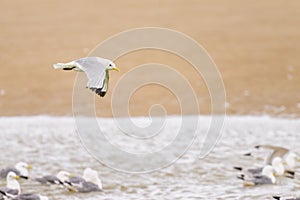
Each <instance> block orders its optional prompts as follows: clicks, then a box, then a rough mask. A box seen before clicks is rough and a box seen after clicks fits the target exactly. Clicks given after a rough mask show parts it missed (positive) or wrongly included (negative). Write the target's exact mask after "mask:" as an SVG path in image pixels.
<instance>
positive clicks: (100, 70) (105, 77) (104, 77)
mask: <svg viewBox="0 0 300 200" xmlns="http://www.w3.org/2000/svg"><path fill="white" fill-rule="evenodd" d="M53 67H54V68H55V69H63V70H74V71H78V72H85V74H86V75H87V77H88V79H89V81H88V83H87V88H89V89H91V90H92V91H94V92H95V93H96V94H98V95H100V96H101V97H104V96H105V94H106V92H107V89H108V81H109V71H110V70H115V71H120V70H119V68H117V67H116V65H115V64H114V63H113V62H112V61H111V60H108V59H104V58H99V57H86V58H80V59H78V60H74V61H71V62H68V63H57V64H54V65H53Z"/></svg>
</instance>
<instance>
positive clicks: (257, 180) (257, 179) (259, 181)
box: [252, 175, 272, 185]
mask: <svg viewBox="0 0 300 200" xmlns="http://www.w3.org/2000/svg"><path fill="white" fill-rule="evenodd" d="M252 182H253V183H254V184H255V185H263V184H272V180H271V179H270V178H269V177H266V176H262V175H261V176H254V179H253V180H252Z"/></svg>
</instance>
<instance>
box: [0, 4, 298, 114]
mask: <svg viewBox="0 0 300 200" xmlns="http://www.w3.org/2000/svg"><path fill="white" fill-rule="evenodd" d="M299 7H300V2H299V1H297V0H291V1H281V0H275V1H274V0H272V1H271V0H267V1H263V2H262V1H251V2H250V1H239V0H233V1H230V2H223V1H164V2H160V1H151V2H144V1H134V2H133V1H128V0H124V1H121V2H117V1H96V0H94V1H80V0H75V1H72V3H70V2H63V1H58V0H53V1H43V2H41V1H37V0H28V1H8V0H5V1H1V6H0V13H1V18H0V25H1V31H0V40H1V41H0V50H1V55H0V60H1V62H2V64H1V73H0V115H2V116H7V115H8V116H11V115H37V114H50V115H71V114H72V89H73V83H74V79H75V76H76V74H75V73H63V72H62V71H55V70H54V69H53V68H52V64H53V63H56V62H67V61H70V60H73V59H77V58H80V57H84V56H87V55H88V53H89V52H90V50H92V49H93V48H94V47H95V46H96V45H97V44H98V43H100V42H102V41H104V40H105V39H107V38H108V37H110V36H112V35H113V34H117V33H119V32H121V31H124V30H127V29H131V28H137V27H145V26H159V27H165V28H170V29H175V30H178V31H180V32H183V33H185V34H187V35H189V36H191V37H192V38H194V39H195V40H196V41H197V42H199V43H200V44H202V45H203V46H204V48H205V49H206V50H207V51H208V52H209V53H210V55H211V57H212V58H213V59H214V61H215V62H216V64H217V66H218V68H219V70H220V73H221V74H222V77H223V81H224V84H225V88H226V93H227V102H228V103H227V113H229V114H264V113H267V114H271V115H281V116H283V115H296V116H297V115H298V116H299V113H300V112H299V111H300V104H299V103H300V102H299V99H300V93H299V90H300V84H299V83H300V80H299V77H300V76H299V75H300V66H299V63H300V57H299V55H300V27H299V24H300V20H299V19H300V13H299V12H298V10H299ZM170 58H171V59H170ZM153 60H154V61H155V62H160V63H164V64H168V65H170V66H172V67H174V68H176V69H178V70H179V71H180V72H181V73H183V74H184V75H185V76H186V77H187V78H188V79H189V80H190V82H191V83H192V84H193V87H194V88H195V90H196V93H197V94H196V95H197V97H198V99H199V106H200V109H201V114H207V113H209V111H210V109H209V106H210V103H209V94H208V92H207V89H206V88H205V86H204V84H202V83H203V81H201V80H200V81H198V80H199V77H198V76H195V75H194V72H193V70H189V71H185V70H184V69H186V68H185V67H186V63H184V62H183V61H182V60H180V59H178V58H174V57H172V56H170V55H165V54H161V53H159V52H147V51H145V52H137V53H135V54H133V55H128V56H127V57H126V56H124V57H121V58H120V59H118V60H116V64H117V65H118V66H120V67H121V70H122V71H121V73H119V74H117V73H114V74H113V75H111V86H110V87H111V88H110V89H112V88H113V86H114V85H115V84H116V82H117V81H118V79H119V78H120V77H121V76H122V75H123V74H125V73H126V72H127V71H129V70H130V69H131V68H133V67H134V66H136V65H138V64H143V63H145V62H153ZM149 87H150V86H149ZM153 87H154V86H153ZM152 89H153V88H144V89H141V90H140V91H139V92H137V93H136V95H135V96H133V97H132V100H131V101H130V111H131V114H132V115H147V114H148V109H149V106H151V105H152V104H153V103H160V104H163V105H165V106H166V110H167V112H168V114H178V113H179V112H180V109H179V108H178V103H177V101H176V98H175V97H174V96H172V95H171V94H170V93H169V92H167V91H163V90H162V89H161V88H158V89H155V88H154V89H155V92H153V91H154V90H152ZM111 92H112V90H110V91H109V92H108V94H107V96H106V97H105V98H104V99H97V101H96V102H97V103H98V102H99V103H98V104H100V105H101V113H100V114H99V115H100V116H111V115H112V114H111V108H110V98H111ZM166 100H167V103H166Z"/></svg>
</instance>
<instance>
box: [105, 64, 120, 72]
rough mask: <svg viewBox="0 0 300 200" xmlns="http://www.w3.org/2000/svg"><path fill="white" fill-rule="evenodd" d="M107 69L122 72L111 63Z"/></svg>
mask: <svg viewBox="0 0 300 200" xmlns="http://www.w3.org/2000/svg"><path fill="white" fill-rule="evenodd" d="M106 69H107V70H109V71H110V70H115V71H117V72H119V71H120V69H119V68H117V67H116V65H115V63H113V62H110V63H109V64H108V66H107V67H106Z"/></svg>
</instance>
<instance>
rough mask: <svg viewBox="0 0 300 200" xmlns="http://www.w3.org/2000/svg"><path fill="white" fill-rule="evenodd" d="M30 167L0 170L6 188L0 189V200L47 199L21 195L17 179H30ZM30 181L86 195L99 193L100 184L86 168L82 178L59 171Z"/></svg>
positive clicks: (34, 195) (96, 177)
mask: <svg viewBox="0 0 300 200" xmlns="http://www.w3.org/2000/svg"><path fill="white" fill-rule="evenodd" d="M30 169H31V165H28V164H27V163H25V162H19V163H17V164H16V165H15V166H14V167H9V168H5V169H2V170H1V171H0V178H2V179H5V178H6V187H4V188H0V200H48V197H46V196H43V195H40V194H32V193H21V186H20V183H19V181H18V179H31V178H30V177H29V170H30ZM32 180H34V181H36V182H38V183H40V184H43V185H49V186H50V185H58V186H60V187H61V188H63V189H65V190H68V191H70V192H79V193H88V192H101V191H102V182H101V180H100V178H99V176H98V172H97V171H95V170H93V169H91V168H86V169H85V170H84V171H83V176H82V177H81V176H74V175H72V174H71V173H69V172H67V171H60V172H58V173H57V174H56V175H47V176H43V177H40V178H33V179H32Z"/></svg>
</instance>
